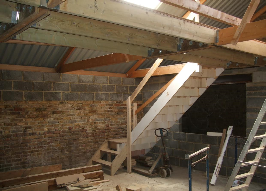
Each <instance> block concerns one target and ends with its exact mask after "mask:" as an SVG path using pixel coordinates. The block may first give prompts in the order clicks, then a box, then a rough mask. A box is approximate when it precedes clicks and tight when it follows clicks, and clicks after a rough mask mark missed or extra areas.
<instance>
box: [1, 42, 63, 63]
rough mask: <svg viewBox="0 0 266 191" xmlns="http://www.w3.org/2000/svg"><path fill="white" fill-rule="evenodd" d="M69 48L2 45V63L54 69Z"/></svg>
mask: <svg viewBox="0 0 266 191" xmlns="http://www.w3.org/2000/svg"><path fill="white" fill-rule="evenodd" d="M67 49H68V48H67V47H59V46H43V45H30V44H12V43H1V44H0V63H1V64H12V65H22V66H37V67H48V68H54V67H55V66H56V64H57V63H58V62H59V61H60V59H61V58H62V56H63V55H64V54H65V52H66V51H67Z"/></svg>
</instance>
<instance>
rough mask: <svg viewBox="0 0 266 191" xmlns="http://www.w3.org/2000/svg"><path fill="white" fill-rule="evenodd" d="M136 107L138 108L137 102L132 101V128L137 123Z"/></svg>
mask: <svg viewBox="0 0 266 191" xmlns="http://www.w3.org/2000/svg"><path fill="white" fill-rule="evenodd" d="M137 108H138V104H137V103H133V108H132V113H133V123H132V129H134V128H135V127H136V125H137V124H138V116H137V113H136V111H137Z"/></svg>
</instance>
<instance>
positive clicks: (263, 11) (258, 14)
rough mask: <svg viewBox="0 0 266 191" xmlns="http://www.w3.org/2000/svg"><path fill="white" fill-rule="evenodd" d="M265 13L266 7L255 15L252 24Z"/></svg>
mask: <svg viewBox="0 0 266 191" xmlns="http://www.w3.org/2000/svg"><path fill="white" fill-rule="evenodd" d="M265 12H266V6H264V7H263V8H261V9H260V10H259V11H258V12H257V13H255V14H254V15H253V17H252V19H251V20H250V21H251V22H253V21H255V20H256V19H257V18H258V17H259V16H261V15H262V14H263V13H265Z"/></svg>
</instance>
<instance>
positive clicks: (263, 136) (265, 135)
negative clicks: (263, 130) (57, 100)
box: [254, 134, 266, 140]
mask: <svg viewBox="0 0 266 191" xmlns="http://www.w3.org/2000/svg"><path fill="white" fill-rule="evenodd" d="M265 137H266V134H264V135H258V136H255V137H254V140H256V139H263V138H265Z"/></svg>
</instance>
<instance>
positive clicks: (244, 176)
mask: <svg viewBox="0 0 266 191" xmlns="http://www.w3.org/2000/svg"><path fill="white" fill-rule="evenodd" d="M252 175H253V173H249V172H248V173H244V174H240V175H237V176H236V177H235V180H239V179H242V178H246V177H248V176H252Z"/></svg>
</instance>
